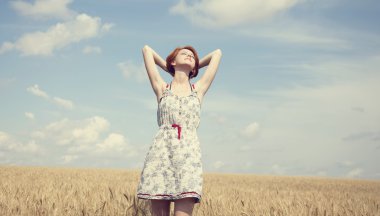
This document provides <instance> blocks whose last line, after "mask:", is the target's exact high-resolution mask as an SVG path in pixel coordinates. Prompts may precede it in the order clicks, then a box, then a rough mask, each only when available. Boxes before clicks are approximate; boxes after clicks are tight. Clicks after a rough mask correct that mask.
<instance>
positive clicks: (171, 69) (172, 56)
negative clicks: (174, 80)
mask: <svg viewBox="0 0 380 216" xmlns="http://www.w3.org/2000/svg"><path fill="white" fill-rule="evenodd" d="M181 49H187V50H190V51H191V52H192V53H193V54H194V60H195V66H194V69H193V70H192V71H191V72H190V74H189V78H190V79H191V78H194V77H196V76H197V75H198V70H199V58H198V53H197V51H196V50H195V49H194V47H192V46H183V47H177V48H175V49H174V50H173V51H172V52H171V53H170V54H169V55H168V57H166V68H167V69H168V72H169V73H170V74H171V75H172V76H174V73H175V70H174V66H173V65H172V64H171V63H172V62H173V61H174V59H175V57H176V56H177V54H178V52H179V51H180V50H181Z"/></svg>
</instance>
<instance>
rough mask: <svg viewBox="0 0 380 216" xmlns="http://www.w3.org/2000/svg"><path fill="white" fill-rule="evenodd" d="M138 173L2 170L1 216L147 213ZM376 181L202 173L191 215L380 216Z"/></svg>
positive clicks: (0, 176) (379, 188)
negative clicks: (200, 190) (139, 195)
mask: <svg viewBox="0 0 380 216" xmlns="http://www.w3.org/2000/svg"><path fill="white" fill-rule="evenodd" d="M139 174H140V172H139V171H138V170H123V169H84V168H58V167H16V166H0V179H1V183H0V193H1V196H0V215H60V216H61V215H150V212H149V201H144V200H139V199H137V198H136V187H137V184H138V180H139ZM379 205H380V181H374V180H373V181H370V180H352V179H351V180H349V179H336V178H316V177H284V176H263V175H238V174H217V173H205V174H204V187H203V197H202V201H201V203H200V204H196V206H195V208H194V211H193V215H195V216H198V215H199V216H206V215H207V216H208V215H211V216H212V215H228V216H230V215H231V216H233V215H242V216H246V215H315V216H317V215H380V209H379Z"/></svg>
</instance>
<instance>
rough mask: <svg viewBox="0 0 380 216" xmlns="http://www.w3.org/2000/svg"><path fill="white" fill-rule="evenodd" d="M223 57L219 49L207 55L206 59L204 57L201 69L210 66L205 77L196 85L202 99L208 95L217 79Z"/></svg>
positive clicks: (200, 63)
mask: <svg viewBox="0 0 380 216" xmlns="http://www.w3.org/2000/svg"><path fill="white" fill-rule="evenodd" d="M221 57H222V51H221V50H220V49H217V50H215V51H213V52H211V53H209V54H207V55H206V56H205V57H203V58H202V59H201V60H200V61H199V69H200V68H202V67H205V66H207V65H208V67H207V69H206V71H205V73H204V74H203V76H202V77H201V78H200V79H199V80H198V81H197V82H196V83H195V86H196V88H197V92H198V93H201V95H198V96H200V98H201V99H202V98H203V96H204V95H205V94H206V92H207V90H208V89H209V87H210V85H211V83H212V81H213V80H214V78H215V75H216V71H217V70H218V66H219V63H220V59H221Z"/></svg>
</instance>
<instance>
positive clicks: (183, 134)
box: [137, 85, 203, 203]
mask: <svg viewBox="0 0 380 216" xmlns="http://www.w3.org/2000/svg"><path fill="white" fill-rule="evenodd" d="M168 86H169V85H167V88H166V89H165V91H164V92H163V96H162V98H161V99H160V101H159V103H158V110H157V121H158V125H159V130H158V132H157V134H156V136H155V138H154V141H153V144H152V145H151V146H150V148H149V151H148V153H147V155H146V158H145V162H144V168H143V170H142V172H141V178H140V182H139V185H138V189H137V197H138V198H141V199H158V200H176V199H181V198H186V197H193V198H195V202H196V203H199V202H200V200H201V195H202V182H203V179H202V162H201V150H200V144H199V140H198V136H197V131H196V129H197V128H198V126H199V122H200V109H201V104H200V101H199V98H198V96H197V92H196V91H195V89H194V85H191V87H192V88H191V89H192V92H191V94H190V95H188V96H183V97H181V96H177V95H175V94H173V92H172V91H171V85H170V88H168Z"/></svg>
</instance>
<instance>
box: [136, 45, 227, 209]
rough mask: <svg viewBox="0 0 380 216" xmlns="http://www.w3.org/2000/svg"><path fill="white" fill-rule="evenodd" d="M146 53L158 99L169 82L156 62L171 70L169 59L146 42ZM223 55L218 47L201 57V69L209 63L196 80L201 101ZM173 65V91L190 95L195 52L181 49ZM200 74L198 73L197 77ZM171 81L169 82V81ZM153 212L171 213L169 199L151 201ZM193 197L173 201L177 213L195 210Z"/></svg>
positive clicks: (150, 78) (148, 67)
mask: <svg viewBox="0 0 380 216" xmlns="http://www.w3.org/2000/svg"><path fill="white" fill-rule="evenodd" d="M143 56H144V63H145V68H146V70H147V73H148V77H149V80H150V84H151V86H152V88H153V91H154V93H155V95H156V98H157V102H158V101H159V100H160V98H161V97H162V94H163V92H164V90H165V89H166V86H167V82H165V81H164V80H163V79H162V77H161V75H160V73H159V71H158V68H157V66H156V65H158V66H159V67H161V68H162V69H163V70H164V71H166V72H168V69H167V65H166V61H165V60H164V59H162V58H161V57H160V56H159V55H158V54H157V53H156V52H155V51H154V50H153V49H152V48H151V47H149V46H148V45H145V46H144V48H143ZM221 56H222V51H221V50H220V49H216V50H215V51H213V52H210V53H209V54H207V55H206V56H204V57H203V58H200V60H199V69H200V68H203V67H205V66H207V68H206V70H205V72H204V74H203V75H202V76H201V77H200V79H199V80H198V81H197V82H195V83H194V87H195V89H196V91H197V95H198V98H199V100H200V101H201V102H202V101H203V97H204V95H205V94H206V92H207V90H208V89H209V88H210V85H211V83H212V81H213V80H214V78H215V74H216V72H217V69H218V66H219V62H220V59H221ZM171 64H172V65H173V67H174V70H175V73H174V76H173V79H172V80H171V83H172V84H171V90H172V92H173V94H175V95H178V96H187V95H189V94H191V87H190V85H189V81H190V80H189V75H190V73H191V71H192V70H194V68H195V60H194V53H192V51H191V50H188V49H181V50H180V51H179V52H178V54H177V55H176V57H175V59H174V61H172V62H171ZM199 75H201V74H198V76H199ZM169 83H170V82H169ZM151 202H152V209H151V211H152V214H153V215H155V216H158V215H159V216H167V215H169V214H170V201H168V200H151ZM194 204H195V201H194V198H183V199H178V200H174V214H175V216H189V215H191V214H192V212H193V208H194Z"/></svg>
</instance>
